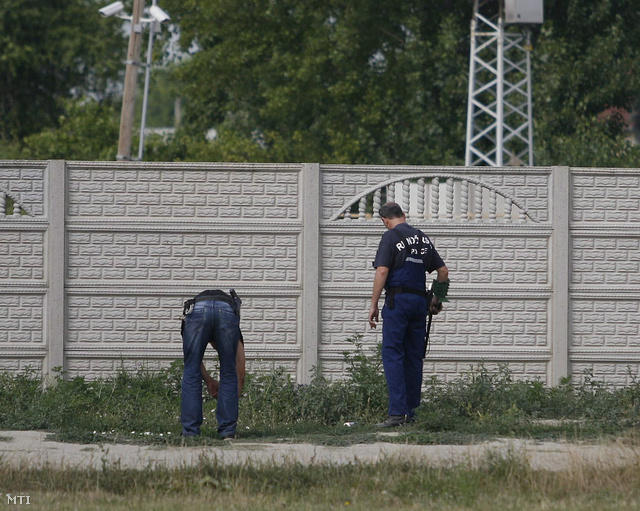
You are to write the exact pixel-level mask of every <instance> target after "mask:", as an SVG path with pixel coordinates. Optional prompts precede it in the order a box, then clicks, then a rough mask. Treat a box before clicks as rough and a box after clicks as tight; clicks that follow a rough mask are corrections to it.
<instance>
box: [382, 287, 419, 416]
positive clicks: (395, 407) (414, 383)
mask: <svg viewBox="0 0 640 511" xmlns="http://www.w3.org/2000/svg"><path fill="white" fill-rule="evenodd" d="M387 302H388V300H387ZM387 302H385V306H384V308H383V309H382V318H383V320H384V321H383V322H382V364H383V367H384V374H385V377H386V379H387V387H388V389H389V415H408V416H409V417H413V415H414V414H415V409H416V408H418V406H419V405H420V391H421V389H422V354H423V352H424V340H425V337H426V335H427V327H426V311H427V299H426V298H425V297H423V296H419V295H416V294H411V293H403V294H396V295H395V296H394V298H393V308H391V307H389V304H388V303H387Z"/></svg>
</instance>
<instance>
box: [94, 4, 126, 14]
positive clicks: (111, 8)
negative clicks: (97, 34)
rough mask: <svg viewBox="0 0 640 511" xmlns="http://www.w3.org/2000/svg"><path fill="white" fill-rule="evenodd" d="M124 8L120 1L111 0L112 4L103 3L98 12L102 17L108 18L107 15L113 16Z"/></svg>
mask: <svg viewBox="0 0 640 511" xmlns="http://www.w3.org/2000/svg"><path fill="white" fill-rule="evenodd" d="M123 10H124V4H123V3H122V2H113V3H112V4H109V5H105V6H104V7H103V8H102V9H100V10H99V11H98V12H99V13H100V15H101V16H102V17H103V18H108V17H109V16H115V15H116V14H118V13H120V12H122V11H123Z"/></svg>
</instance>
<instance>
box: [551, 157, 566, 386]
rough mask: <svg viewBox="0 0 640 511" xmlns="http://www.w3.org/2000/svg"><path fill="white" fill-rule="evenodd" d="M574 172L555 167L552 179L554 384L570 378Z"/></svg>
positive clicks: (552, 369)
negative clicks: (570, 287)
mask: <svg viewBox="0 0 640 511" xmlns="http://www.w3.org/2000/svg"><path fill="white" fill-rule="evenodd" d="M570 180H571V172H570V169H569V167H554V168H553V176H552V190H551V194H552V203H551V208H552V211H551V219H552V220H551V222H552V226H553V234H552V245H551V257H550V261H551V289H552V291H551V293H552V294H551V382H550V383H551V384H552V385H557V384H558V383H559V382H560V379H561V378H565V377H567V376H568V375H569V345H570V342H571V341H570V332H569V317H570V311H569V308H570V306H571V304H570V298H569V284H570V282H571V259H570V246H569V245H570V244H571V238H570V231H569V220H570V219H569V216H570V214H571V183H570Z"/></svg>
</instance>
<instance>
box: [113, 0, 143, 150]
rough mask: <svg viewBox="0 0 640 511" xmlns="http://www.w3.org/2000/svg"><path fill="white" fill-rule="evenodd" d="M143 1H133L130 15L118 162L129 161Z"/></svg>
mask: <svg viewBox="0 0 640 511" xmlns="http://www.w3.org/2000/svg"><path fill="white" fill-rule="evenodd" d="M143 12H144V0H134V1H133V13H132V15H131V35H130V36H129V49H128V51H127V69H126V73H125V76H124V91H123V94H122V112H121V116H120V138H119V140H118V155H117V156H116V158H117V159H118V160H130V159H131V139H132V137H133V116H134V111H135V99H136V81H137V79H138V67H139V66H140V45H141V42H142V23H141V22H140V20H141V19H142V14H143Z"/></svg>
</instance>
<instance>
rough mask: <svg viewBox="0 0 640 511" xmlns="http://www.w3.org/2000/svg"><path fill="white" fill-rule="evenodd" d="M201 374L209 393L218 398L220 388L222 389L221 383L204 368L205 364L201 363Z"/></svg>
mask: <svg viewBox="0 0 640 511" xmlns="http://www.w3.org/2000/svg"><path fill="white" fill-rule="evenodd" d="M200 374H202V379H203V380H204V383H205V385H206V386H207V392H209V394H211V395H212V396H213V397H218V388H219V387H220V383H219V382H218V380H216V379H214V378H213V377H212V376H211V375H210V374H209V372H208V371H207V368H206V367H205V366H204V362H201V363H200Z"/></svg>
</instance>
